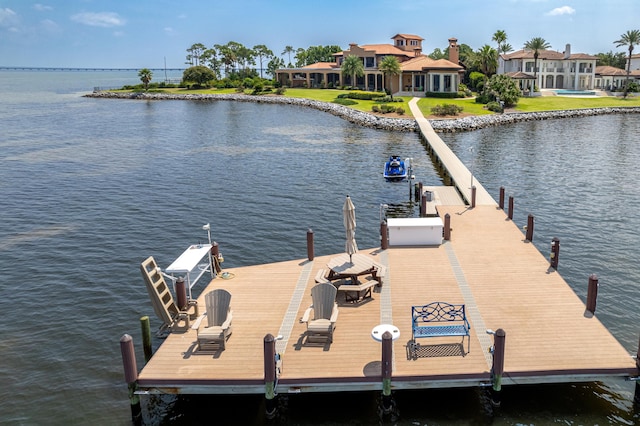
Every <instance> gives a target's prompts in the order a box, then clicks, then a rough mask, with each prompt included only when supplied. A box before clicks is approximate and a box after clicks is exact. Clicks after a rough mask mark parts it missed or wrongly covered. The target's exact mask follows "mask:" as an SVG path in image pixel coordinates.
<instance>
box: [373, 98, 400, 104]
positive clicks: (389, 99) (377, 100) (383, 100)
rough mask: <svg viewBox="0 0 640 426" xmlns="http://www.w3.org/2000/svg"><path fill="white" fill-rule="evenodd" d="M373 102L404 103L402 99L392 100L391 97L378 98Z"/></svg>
mask: <svg viewBox="0 0 640 426" xmlns="http://www.w3.org/2000/svg"><path fill="white" fill-rule="evenodd" d="M373 102H376V103H379V104H384V103H387V102H404V99H402V98H392V97H391V96H380V97H378V98H375V99H373Z"/></svg>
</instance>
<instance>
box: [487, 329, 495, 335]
mask: <svg viewBox="0 0 640 426" xmlns="http://www.w3.org/2000/svg"><path fill="white" fill-rule="evenodd" d="M487 334H492V335H493V334H496V332H495V331H493V330H492V329H490V328H487Z"/></svg>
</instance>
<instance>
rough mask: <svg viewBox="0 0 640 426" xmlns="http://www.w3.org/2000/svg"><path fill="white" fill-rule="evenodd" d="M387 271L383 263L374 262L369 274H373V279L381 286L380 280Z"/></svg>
mask: <svg viewBox="0 0 640 426" xmlns="http://www.w3.org/2000/svg"><path fill="white" fill-rule="evenodd" d="M386 273H387V267H386V266H384V265H381V264H379V263H376V264H374V265H373V272H372V273H371V275H372V276H373V279H374V280H376V281H378V285H379V286H382V281H383V280H384V276H385V275H386Z"/></svg>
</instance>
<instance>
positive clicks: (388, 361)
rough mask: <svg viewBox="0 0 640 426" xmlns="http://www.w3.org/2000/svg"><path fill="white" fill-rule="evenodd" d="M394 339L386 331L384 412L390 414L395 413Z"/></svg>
mask: <svg viewBox="0 0 640 426" xmlns="http://www.w3.org/2000/svg"><path fill="white" fill-rule="evenodd" d="M392 362H393V339H392V336H391V333H390V332H388V331H385V332H384V334H383V335H382V371H381V374H382V412H383V414H390V413H391V412H392V411H393V406H394V402H393V398H392V396H391V376H392V375H393V372H392V369H393V364H392Z"/></svg>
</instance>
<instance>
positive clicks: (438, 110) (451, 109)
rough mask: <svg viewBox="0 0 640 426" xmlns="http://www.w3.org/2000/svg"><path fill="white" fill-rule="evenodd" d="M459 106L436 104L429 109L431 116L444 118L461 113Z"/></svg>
mask: <svg viewBox="0 0 640 426" xmlns="http://www.w3.org/2000/svg"><path fill="white" fill-rule="evenodd" d="M463 109H464V108H462V107H461V106H460V105H453V104H442V105H440V104H438V105H436V106H434V107H432V108H431V114H433V115H439V116H445V115H458V114H460V113H461V112H462V111H463Z"/></svg>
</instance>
